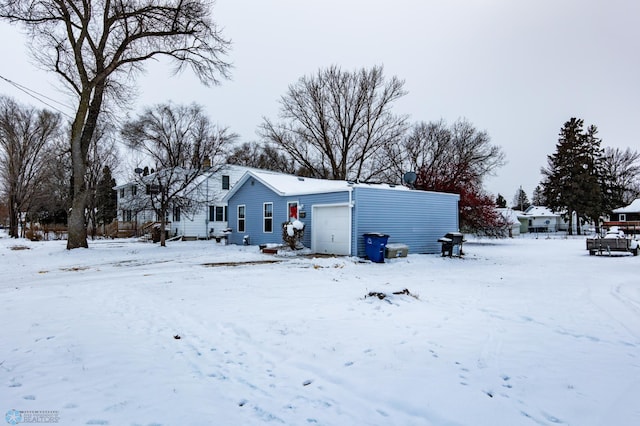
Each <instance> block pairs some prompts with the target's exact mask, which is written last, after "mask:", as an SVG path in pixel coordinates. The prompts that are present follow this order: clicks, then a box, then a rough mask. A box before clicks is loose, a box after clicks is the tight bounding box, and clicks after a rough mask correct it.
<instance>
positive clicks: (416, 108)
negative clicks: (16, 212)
mask: <svg viewBox="0 0 640 426" xmlns="http://www.w3.org/2000/svg"><path fill="white" fill-rule="evenodd" d="M214 16H215V19H216V21H217V22H218V23H219V24H220V25H221V26H222V27H223V28H224V34H225V36H226V37H227V38H230V39H231V40H232V42H233V47H232V51H231V53H230V55H229V58H228V59H229V60H230V62H232V63H233V66H234V69H233V71H232V73H233V76H232V80H230V81H224V82H223V84H222V85H221V86H217V87H213V88H206V87H203V86H200V85H199V83H198V82H197V79H196V78H195V77H194V76H193V74H191V73H190V72H185V73H183V74H181V75H179V76H177V77H172V76H171V74H170V68H169V67H168V66H164V65H166V64H152V65H151V66H150V67H149V71H148V72H147V73H146V74H145V75H143V76H141V78H140V79H139V87H140V91H139V93H138V96H137V98H136V101H135V103H134V104H133V108H134V109H133V112H134V113H135V112H137V111H139V110H140V108H141V107H142V106H145V105H149V104H152V103H158V102H165V101H168V100H172V101H174V102H176V103H190V102H198V103H201V104H203V105H204V106H205V107H206V109H207V111H208V113H209V115H210V116H211V118H212V119H213V120H214V121H215V122H217V123H219V124H221V125H224V126H229V127H230V128H231V130H232V131H234V132H236V133H238V134H240V136H241V140H242V141H252V140H257V139H258V138H257V136H256V133H255V132H256V129H257V126H258V125H259V124H260V123H261V122H262V117H263V116H266V117H269V118H277V113H278V99H279V98H280V96H282V95H283V94H285V93H286V90H287V87H288V85H290V84H292V83H294V82H296V81H297V80H298V79H299V78H300V77H301V76H304V75H309V74H311V73H315V72H316V71H317V70H318V69H319V68H325V67H327V66H330V65H333V64H336V65H339V66H341V67H342V68H343V69H344V70H347V71H352V70H355V69H357V68H361V67H367V68H370V67H372V66H373V65H383V66H384V69H385V75H386V76H387V77H390V76H392V75H395V76H397V77H399V78H401V79H403V80H405V82H406V83H405V88H406V89H407V90H408V94H407V95H406V96H405V97H404V98H402V99H401V100H400V101H398V102H397V103H396V105H395V107H394V108H395V111H396V112H397V113H401V114H409V115H410V120H411V121H412V122H417V121H434V120H439V119H441V118H443V119H445V120H446V121H447V122H449V123H451V122H453V121H455V120H456V119H458V118H461V117H463V118H466V119H467V120H469V121H470V122H471V123H473V124H474V125H475V126H476V127H477V128H478V129H480V130H486V131H487V132H488V133H489V135H490V136H491V139H492V143H494V144H496V145H499V146H501V147H502V149H503V150H504V152H505V154H506V158H507V161H508V164H507V165H506V166H504V167H502V168H501V169H499V170H498V171H497V176H496V177H492V178H490V179H488V180H487V182H486V185H485V187H486V188H487V189H488V190H489V191H490V192H492V193H493V194H494V195H495V194H497V193H501V194H503V195H504V197H505V198H506V199H507V201H508V202H509V203H510V202H511V201H512V199H513V196H514V194H515V192H516V190H517V189H518V187H519V186H522V188H523V189H524V190H525V191H526V193H527V195H528V196H529V198H531V194H532V191H533V189H534V187H535V186H536V185H537V184H538V183H539V182H540V168H541V167H542V166H544V165H546V157H547V155H549V154H552V153H553V152H554V150H555V144H556V143H557V139H558V132H559V131H560V128H561V127H562V125H563V124H564V123H565V121H567V120H568V119H569V118H571V117H578V118H582V119H584V121H585V124H586V125H589V124H595V125H596V126H597V127H598V129H599V131H600V137H602V139H603V146H611V147H620V148H626V147H631V148H633V149H640V143H639V139H640V138H639V137H638V136H637V134H638V130H637V125H638V123H639V122H640V2H638V1H633V0H624V1H623V0H606V1H605V0H537V1H520V0H466V1H463V0H440V1H434V0H394V1H393V2H390V1H381V0H366V1H365V0H357V1H356V0H352V1H350V0H323V1H322V2H311V1H300V0H252V1H249V0H218V1H217V3H216V5H215V6H214ZM0 37H1V40H2V44H1V45H0V58H2V60H1V62H0V76H2V77H5V78H8V79H11V80H13V81H15V82H17V83H20V84H22V85H24V86H27V87H29V88H31V89H34V90H37V91H39V92H40V93H43V94H46V95H47V96H50V97H51V98H54V99H57V100H60V101H64V100H65V97H64V95H63V94H62V93H61V92H59V91H58V90H57V89H56V87H60V83H59V82H58V81H57V80H56V77H55V76H54V75H53V74H47V73H45V72H42V71H39V70H38V69H37V67H35V66H34V65H33V64H32V63H31V61H30V60H29V57H28V55H27V54H26V52H27V47H25V39H24V37H22V35H21V33H20V31H19V29H18V28H16V27H12V26H10V25H9V24H7V23H6V22H2V23H0ZM0 93H1V94H5V95H9V96H12V97H14V98H16V99H18V100H21V101H23V102H26V103H32V104H34V105H38V106H41V107H44V105H41V104H37V102H36V101H35V100H34V99H32V98H29V97H28V96H26V95H25V94H23V93H22V92H20V91H19V90H17V89H16V88H14V87H13V86H11V85H10V84H8V83H6V82H5V81H3V80H0Z"/></svg>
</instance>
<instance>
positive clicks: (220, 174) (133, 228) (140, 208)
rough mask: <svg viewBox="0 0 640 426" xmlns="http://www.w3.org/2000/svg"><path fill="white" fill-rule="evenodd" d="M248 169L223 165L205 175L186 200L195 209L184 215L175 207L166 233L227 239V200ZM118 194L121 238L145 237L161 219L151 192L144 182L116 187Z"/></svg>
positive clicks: (188, 189)
mask: <svg viewBox="0 0 640 426" xmlns="http://www.w3.org/2000/svg"><path fill="white" fill-rule="evenodd" d="M247 170H251V168H249V167H243V166H236V165H230V164H227V165H224V166H222V167H220V168H218V169H216V170H215V171H213V170H211V171H204V172H203V173H202V175H201V176H199V177H198V179H196V180H195V181H194V182H193V183H192V184H191V185H190V186H189V188H187V189H185V192H186V193H187V196H189V197H192V198H193V201H194V206H193V208H191V209H189V211H185V210H184V209H181V208H179V207H172V208H170V209H169V210H168V211H167V217H166V218H165V219H166V224H167V225H166V230H167V231H168V233H169V236H170V237H175V236H181V237H183V238H184V239H206V238H212V237H220V236H221V235H224V233H225V230H226V229H227V227H228V223H227V205H226V203H224V202H223V201H222V199H223V198H224V196H225V195H226V194H227V192H229V190H230V189H231V188H232V187H233V185H235V183H236V182H237V181H238V180H239V179H240V178H241V177H242V175H244V173H245V172H246V171H247ZM114 189H115V190H116V191H117V200H118V201H117V202H118V216H117V222H118V225H117V233H118V235H119V236H134V235H142V234H145V233H146V232H147V229H148V228H149V227H150V226H153V224H157V223H158V222H159V221H160V218H159V217H158V216H157V214H156V211H155V210H154V209H153V208H152V206H151V195H150V192H151V191H152V190H153V189H152V188H150V185H146V184H145V182H144V178H142V179H137V180H135V181H130V182H127V183H125V184H122V185H117V186H116V187H114Z"/></svg>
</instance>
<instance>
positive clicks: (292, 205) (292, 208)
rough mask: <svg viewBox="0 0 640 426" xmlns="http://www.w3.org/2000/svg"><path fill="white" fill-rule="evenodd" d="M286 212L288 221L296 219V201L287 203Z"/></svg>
mask: <svg viewBox="0 0 640 426" xmlns="http://www.w3.org/2000/svg"><path fill="white" fill-rule="evenodd" d="M287 212H288V217H289V221H293V220H297V219H298V202H297V201H289V202H288V203H287Z"/></svg>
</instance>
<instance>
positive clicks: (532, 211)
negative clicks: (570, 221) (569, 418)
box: [518, 206, 560, 217]
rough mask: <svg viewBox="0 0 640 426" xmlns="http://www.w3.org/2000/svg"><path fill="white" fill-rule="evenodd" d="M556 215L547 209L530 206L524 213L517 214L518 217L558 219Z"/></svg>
mask: <svg viewBox="0 0 640 426" xmlns="http://www.w3.org/2000/svg"><path fill="white" fill-rule="evenodd" d="M558 216H560V215H559V214H558V213H555V212H554V211H553V210H551V209H550V208H548V207H544V206H531V207H529V208H528V209H527V210H525V212H524V213H519V214H518V217H558Z"/></svg>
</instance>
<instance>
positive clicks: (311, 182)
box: [224, 170, 411, 201]
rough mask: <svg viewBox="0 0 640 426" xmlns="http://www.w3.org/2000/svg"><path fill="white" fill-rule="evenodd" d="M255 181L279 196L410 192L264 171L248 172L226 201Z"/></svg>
mask: <svg viewBox="0 0 640 426" xmlns="http://www.w3.org/2000/svg"><path fill="white" fill-rule="evenodd" d="M252 178H253V179H255V180H257V181H259V182H260V183H262V184H263V185H265V186H266V187H268V188H269V189H271V190H272V191H273V192H275V193H276V194H278V195H281V196H285V197H286V196H293V195H305V194H324V193H330V192H339V191H351V190H353V188H356V187H366V188H375V189H386V190H395V191H411V190H410V189H409V188H407V187H404V186H401V185H389V184H370V183H355V182H349V181H346V180H328V179H314V178H307V177H300V176H294V175H288V174H284V173H277V172H270V171H266V170H249V171H247V172H246V173H245V174H244V176H242V178H240V180H239V181H238V183H237V184H236V185H234V186H233V188H232V189H231V191H229V193H228V194H227V195H226V196H225V198H224V200H225V201H228V200H229V198H230V197H231V196H233V194H234V193H235V192H236V191H237V190H238V189H239V188H240V187H242V185H243V184H244V183H245V182H246V181H247V180H249V179H252Z"/></svg>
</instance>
